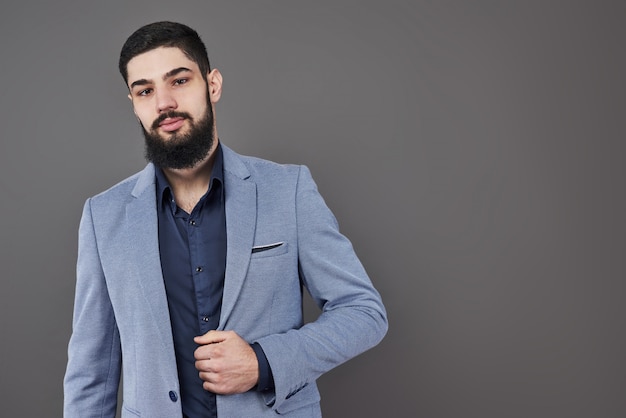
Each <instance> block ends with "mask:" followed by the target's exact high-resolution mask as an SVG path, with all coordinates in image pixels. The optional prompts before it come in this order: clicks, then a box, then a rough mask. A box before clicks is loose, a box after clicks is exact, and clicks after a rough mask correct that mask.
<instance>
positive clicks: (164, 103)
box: [156, 90, 178, 113]
mask: <svg viewBox="0 0 626 418" xmlns="http://www.w3.org/2000/svg"><path fill="white" fill-rule="evenodd" d="M156 98H157V100H156V105H157V110H158V111H159V113H162V112H167V111H168V110H172V109H176V108H177V107H178V104H177V103H176V100H175V99H174V96H172V94H171V93H170V92H168V91H167V90H165V91H163V90H161V91H160V92H157V93H156Z"/></svg>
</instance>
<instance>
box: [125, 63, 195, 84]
mask: <svg viewBox="0 0 626 418" xmlns="http://www.w3.org/2000/svg"><path fill="white" fill-rule="evenodd" d="M184 71H189V72H191V70H190V69H189V68H187V67H178V68H174V69H173V70H170V71H168V72H166V73H165V74H164V75H163V77H162V78H163V80H167V79H168V78H170V77H174V76H175V75H177V74H179V73H182V72H184ZM150 83H152V81H151V80H146V79H145V78H142V79H139V80H136V81H133V82H132V83H131V84H130V88H131V89H132V88H133V87H135V86H145V85H146V84H150Z"/></svg>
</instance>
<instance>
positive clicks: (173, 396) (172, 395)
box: [170, 390, 178, 402]
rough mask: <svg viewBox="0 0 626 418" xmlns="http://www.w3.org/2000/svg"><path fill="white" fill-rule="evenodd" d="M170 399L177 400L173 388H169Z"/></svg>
mask: <svg viewBox="0 0 626 418" xmlns="http://www.w3.org/2000/svg"><path fill="white" fill-rule="evenodd" d="M170 399H171V400H172V402H176V401H177V400H178V396H177V395H176V392H174V391H173V390H170Z"/></svg>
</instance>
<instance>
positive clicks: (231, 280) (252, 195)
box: [219, 145, 256, 329]
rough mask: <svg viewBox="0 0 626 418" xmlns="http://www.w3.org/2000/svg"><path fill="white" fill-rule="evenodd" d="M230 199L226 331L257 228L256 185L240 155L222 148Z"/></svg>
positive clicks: (223, 315) (227, 205)
mask: <svg viewBox="0 0 626 418" xmlns="http://www.w3.org/2000/svg"><path fill="white" fill-rule="evenodd" d="M222 150H223V153H224V192H225V196H226V202H225V208H226V277H225V279H224V294H223V297H222V313H221V316H220V324H219V329H225V327H226V325H227V323H228V317H229V315H230V313H231V312H232V310H233V308H234V307H235V303H236V301H237V298H238V295H239V292H240V291H241V288H242V286H243V283H244V281H245V278H246V273H247V272H248V265H249V263H250V255H251V251H252V244H253V242H254V231H255V228H256V184H255V183H254V182H253V181H251V180H249V177H250V173H249V171H248V169H247V167H246V166H245V165H244V164H243V162H242V161H241V159H240V158H239V156H238V155H237V154H235V153H234V152H233V151H231V150H230V149H229V148H227V147H225V146H224V145H222Z"/></svg>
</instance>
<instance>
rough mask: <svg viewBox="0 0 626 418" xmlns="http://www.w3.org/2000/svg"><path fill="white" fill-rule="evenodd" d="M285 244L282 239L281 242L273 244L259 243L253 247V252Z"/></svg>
mask: <svg viewBox="0 0 626 418" xmlns="http://www.w3.org/2000/svg"><path fill="white" fill-rule="evenodd" d="M283 244H284V242H283V241H280V242H275V243H273V244H267V245H257V246H254V247H252V253H253V254H254V253H260V252H261V251H267V250H271V249H272V248H276V247H280V246H281V245H283Z"/></svg>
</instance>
